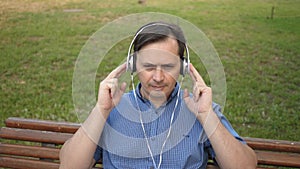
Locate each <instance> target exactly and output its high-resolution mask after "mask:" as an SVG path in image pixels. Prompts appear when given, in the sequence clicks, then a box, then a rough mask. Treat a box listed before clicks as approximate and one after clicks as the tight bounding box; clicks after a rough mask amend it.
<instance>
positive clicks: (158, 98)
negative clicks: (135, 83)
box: [140, 89, 169, 108]
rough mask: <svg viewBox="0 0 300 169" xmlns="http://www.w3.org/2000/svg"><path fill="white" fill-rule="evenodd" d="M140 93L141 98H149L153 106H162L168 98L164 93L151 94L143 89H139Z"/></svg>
mask: <svg viewBox="0 0 300 169" xmlns="http://www.w3.org/2000/svg"><path fill="white" fill-rule="evenodd" d="M140 93H141V95H142V97H143V98H145V99H147V100H149V101H150V102H151V103H152V104H153V105H154V107H155V108H158V107H160V106H162V105H163V104H164V103H165V102H166V101H167V99H168V97H169V96H165V94H159V95H158V94H151V93H146V92H145V91H144V90H143V89H140Z"/></svg>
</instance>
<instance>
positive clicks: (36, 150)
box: [0, 143, 60, 160]
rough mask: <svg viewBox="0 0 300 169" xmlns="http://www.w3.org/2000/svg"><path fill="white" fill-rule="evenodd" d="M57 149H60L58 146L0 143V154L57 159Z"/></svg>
mask: <svg viewBox="0 0 300 169" xmlns="http://www.w3.org/2000/svg"><path fill="white" fill-rule="evenodd" d="M59 150H60V149H58V148H49V147H40V146H26V145H16V144H3V143H0V154H6V155H15V156H26V157H36V158H45V159H54V160H58V159H59Z"/></svg>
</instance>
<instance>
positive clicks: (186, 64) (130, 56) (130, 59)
mask: <svg viewBox="0 0 300 169" xmlns="http://www.w3.org/2000/svg"><path fill="white" fill-rule="evenodd" d="M157 25H162V26H166V27H169V28H170V25H168V24H165V23H159V22H158V23H152V24H148V25H145V26H144V27H142V28H140V30H139V31H138V32H137V33H136V34H135V36H134V37H133V39H132V41H131V43H130V46H129V49H128V53H127V62H126V71H128V72H130V73H131V74H133V73H134V72H135V71H136V54H135V53H131V51H132V48H133V43H134V41H135V39H136V38H137V36H138V35H139V34H140V33H141V32H142V31H143V30H144V29H146V28H148V27H151V26H157ZM184 45H185V52H186V57H185V56H180V58H181V65H180V74H181V75H182V76H184V75H186V74H188V73H189V70H190V55H189V49H188V46H187V44H186V43H185V44H184ZM182 58H183V59H182Z"/></svg>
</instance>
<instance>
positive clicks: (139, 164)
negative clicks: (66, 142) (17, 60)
mask: <svg viewBox="0 0 300 169" xmlns="http://www.w3.org/2000/svg"><path fill="white" fill-rule="evenodd" d="M140 87H141V84H139V85H138V87H137V89H136V96H137V97H136V98H135V96H134V92H133V91H130V92H129V93H126V94H124V95H123V96H122V99H121V101H120V103H119V104H118V105H117V106H116V107H115V108H114V109H113V110H112V112H111V113H110V115H109V118H108V119H107V122H106V125H105V127H104V130H103V133H102V135H101V138H100V140H99V144H98V147H97V149H96V151H95V154H94V159H95V160H96V161H98V160H99V159H100V158H102V161H103V166H104V168H109V169H111V168H118V169H123V168H124V169H125V168H126V169H129V168H130V169H131V168H136V169H148V168H155V167H154V166H155V165H156V166H158V163H159V159H160V154H162V155H161V156H162V163H161V166H160V168H161V169H174V168H176V169H177V168H184V169H194V168H206V165H207V161H208V157H209V156H211V157H212V158H214V157H215V153H214V151H213V149H212V146H211V144H210V142H209V140H208V139H207V136H206V134H205V133H204V130H203V127H202V125H201V123H199V121H198V120H197V119H196V117H195V115H194V114H193V113H192V112H190V111H189V110H188V108H187V106H186V105H185V102H184V100H183V99H182V95H183V92H182V91H180V93H179V97H178V90H179V85H178V83H177V84H176V87H175V89H174V91H173V92H172V94H171V96H170V98H169V99H168V101H167V102H166V103H165V104H164V105H162V106H160V107H159V108H155V107H154V106H153V105H152V104H151V102H150V101H149V100H146V99H144V98H143V97H142V96H141V94H140ZM176 102H178V103H177V105H176ZM174 108H175V111H174V119H173V123H172V125H171V127H172V128H171V133H170V136H169V138H168V139H167V141H166V144H165V146H164V147H163V150H162V145H163V144H164V142H165V140H166V137H167V133H168V131H169V128H170V121H171V117H172V113H173V110H174ZM213 109H214V112H215V113H216V114H217V116H218V117H219V118H220V121H221V123H222V124H223V125H224V126H225V127H226V128H227V130H228V131H229V132H230V133H231V134H232V135H233V136H234V137H235V138H237V139H238V140H240V141H241V142H243V143H245V142H244V141H243V140H242V138H241V137H240V136H239V135H238V134H237V133H236V132H235V130H234V129H233V128H232V126H231V125H230V123H229V122H228V120H227V119H226V118H225V116H224V115H223V114H222V113H221V108H220V106H219V105H217V104H215V103H213ZM140 113H141V115H142V121H143V124H144V129H145V133H144V132H143V128H142V125H141V120H140ZM145 135H146V137H147V139H148V141H149V142H148V143H149V146H150V149H151V151H152V154H153V158H154V161H155V164H154V163H153V160H152V158H151V155H150V151H149V149H148V147H147V142H146V139H145ZM161 151H162V152H163V153H160V152H161Z"/></svg>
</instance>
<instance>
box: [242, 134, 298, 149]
mask: <svg viewBox="0 0 300 169" xmlns="http://www.w3.org/2000/svg"><path fill="white" fill-rule="evenodd" d="M244 139H245V141H246V142H247V144H248V145H249V146H250V147H251V148H253V149H256V150H269V151H280V152H293V153H300V142H293V141H286V140H270V139H261V138H247V137H245V138H244Z"/></svg>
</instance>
